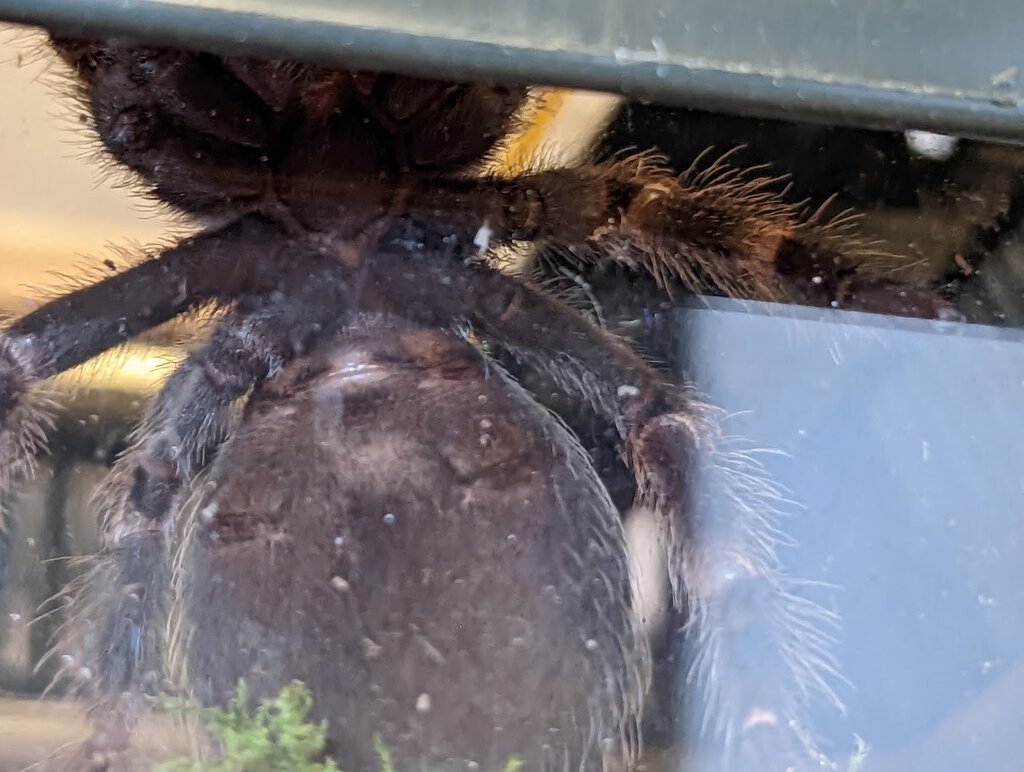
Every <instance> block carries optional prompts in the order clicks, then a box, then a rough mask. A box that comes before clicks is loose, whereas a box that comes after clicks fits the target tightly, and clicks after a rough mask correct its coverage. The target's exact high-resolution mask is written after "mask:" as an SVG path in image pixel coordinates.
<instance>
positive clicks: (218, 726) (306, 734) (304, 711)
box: [154, 681, 525, 772]
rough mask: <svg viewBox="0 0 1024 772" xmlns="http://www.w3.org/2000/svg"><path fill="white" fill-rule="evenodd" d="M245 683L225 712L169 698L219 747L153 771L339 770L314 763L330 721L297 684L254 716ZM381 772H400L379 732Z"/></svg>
mask: <svg viewBox="0 0 1024 772" xmlns="http://www.w3.org/2000/svg"><path fill="white" fill-rule="evenodd" d="M248 702H249V691H248V689H247V687H246V685H245V682H244V681H241V682H239V684H238V689H237V690H236V691H235V694H234V696H233V697H232V698H231V701H230V702H229V703H228V707H227V708H226V709H225V708H208V707H204V706H203V705H200V704H198V703H196V702H194V701H192V700H165V701H164V702H163V703H162V706H163V708H164V709H165V710H167V711H169V712H173V713H178V714H181V715H183V716H191V717H194V718H195V719H197V720H198V721H199V722H200V723H201V724H202V725H203V727H204V728H205V729H206V731H207V732H209V733H210V735H211V736H212V737H213V738H215V739H216V740H217V741H218V743H219V744H220V746H221V751H222V753H221V757H220V759H219V760H216V761H196V760H194V759H191V758H177V759H172V760H170V761H165V762H164V763H162V764H158V765H157V766H156V767H154V770H155V772H292V771H293V770H294V771H295V772H341V770H340V769H339V767H338V766H337V764H336V763H335V762H334V761H333V760H332V759H325V760H324V761H315V760H314V759H317V758H319V757H320V755H321V754H322V753H323V749H324V745H325V742H326V736H327V722H326V721H321V722H320V723H319V724H312V723H309V721H308V720H307V719H308V716H309V712H310V710H312V708H313V696H312V695H311V694H310V692H309V689H307V688H306V686H305V685H304V684H303V683H301V682H299V681H293V682H292V683H290V684H288V685H287V686H286V687H284V689H282V690H281V693H280V694H279V695H278V696H277V697H275V698H273V699H269V700H263V701H261V702H260V704H259V706H258V707H257V708H256V711H255V712H254V713H250V711H249V708H248ZM373 750H374V752H375V753H376V754H377V761H378V764H379V766H380V772H397V770H396V768H395V764H394V761H393V759H392V757H391V751H390V750H389V749H388V747H387V745H386V744H385V743H384V740H383V738H382V737H381V736H380V735H379V734H375V735H374V736H373ZM524 769H525V768H524V766H523V762H522V760H521V759H519V758H518V757H516V756H512V757H511V758H509V760H508V762H507V763H506V764H505V767H504V768H503V770H502V772H524Z"/></svg>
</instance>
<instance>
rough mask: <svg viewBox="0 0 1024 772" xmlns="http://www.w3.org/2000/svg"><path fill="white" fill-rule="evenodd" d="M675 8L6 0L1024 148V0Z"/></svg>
mask: <svg viewBox="0 0 1024 772" xmlns="http://www.w3.org/2000/svg"><path fill="white" fill-rule="evenodd" d="M186 2H187V4H186ZM680 5H681V4H680V3H678V2H673V0H632V1H631V2H629V3H628V4H627V3H623V2H619V1H618V0H615V1H614V2H613V0H607V1H606V2H603V3H599V7H597V8H595V7H593V6H592V4H591V0H555V1H554V2H541V1H540V0H523V1H522V2H521V3H497V2H483V1H482V0H478V1H477V2H469V1H468V0H432V2H430V3H424V2H422V0H377V2H375V3H374V4H371V6H372V7H368V6H367V4H366V3H365V2H363V1H362V0H332V1H331V2H329V3H328V2H326V1H325V0H320V1H319V2H315V1H314V0H295V1H294V2H289V3H280V2H271V1H270V0H250V1H249V2H244V1H243V0H233V1H231V0H223V1H221V2H216V0H176V1H171V0H73V1H72V2H68V0H0V19H3V20H7V21H10V22H15V23H21V24H31V25H38V26H44V27H47V28H49V29H52V30H55V31H58V32H61V33H65V34H80V35H83V34H84V35H119V34H120V35H131V36H133V37H137V38H139V39H140V40H142V41H144V42H151V43H163V44H171V45H178V46H185V47H197V48H204V49H208V50H217V51H223V52H225V53H241V54H252V55H264V56H287V57H293V58H302V59H307V60H310V61H316V62H322V63H325V64H334V65H344V66H348V67H361V68H371V69H391V70H395V71H399V72H408V73H413V74H422V75H434V76H440V77H449V78H462V79H472V78H497V79H508V80H518V81H522V82H530V83H539V84H550V85H559V86H569V87H576V88H585V89H594V90H602V91H612V92H617V93H621V94H624V95H626V96H628V97H631V98H639V99H648V100H651V101H656V102H661V103H666V104H677V105H688V106H693V107H700V108H705V109H712V110H718V111H725V112H732V113H741V114H747V115H754V116H761V117H775V118H779V117H785V118H798V119H808V120H814V121H823V122H828V123H843V124H850V125H860V126H866V127H874V128H888V129H894V128H918V129H926V130H931V131H939V132H945V133H950V134H956V135H960V136H972V137H978V138H990V139H1003V140H1009V141H1018V142H1024V87H1022V86H1021V82H1020V74H1021V73H1022V72H1024V46H1019V45H1017V40H1018V39H1019V38H1021V37H1024V4H1018V3H1017V2H1016V0H978V2H976V3H974V4H973V5H971V6H970V7H967V6H966V5H965V4H963V3H960V2H959V0H931V2H929V3H927V4H924V6H925V7H922V6H921V4H919V3H914V2H912V0H882V2H877V3H870V4H868V5H867V7H865V6H864V4H862V3H857V2H847V0H832V1H831V2H829V3H822V2H817V0H775V1H774V2H772V3H766V4H763V5H762V6H760V7H759V8H758V12H757V14H758V15H757V17H756V18H754V17H751V15H750V13H749V10H745V7H746V6H747V2H746V0H732V2H722V1H721V0H687V2H686V3H685V8H681V7H680ZM213 6H217V7H213ZM428 6H429V7H428ZM627 6H628V7H627ZM683 11H685V17H683Z"/></svg>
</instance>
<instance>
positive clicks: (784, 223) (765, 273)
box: [402, 154, 950, 318]
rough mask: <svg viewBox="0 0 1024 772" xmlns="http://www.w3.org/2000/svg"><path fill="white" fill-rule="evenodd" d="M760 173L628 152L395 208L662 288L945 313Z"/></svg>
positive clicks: (458, 184) (436, 184)
mask: <svg viewBox="0 0 1024 772" xmlns="http://www.w3.org/2000/svg"><path fill="white" fill-rule="evenodd" d="M762 171H763V169H754V170H743V169H737V168H733V167H730V166H729V164H728V154H726V155H725V156H722V157H721V158H719V159H718V160H717V161H714V162H709V163H706V162H704V161H703V159H698V160H697V161H696V162H695V164H694V167H693V168H691V169H690V170H688V171H686V172H684V173H683V174H681V175H676V174H675V173H674V172H672V171H671V170H669V169H668V168H667V167H666V166H665V165H664V162H663V159H661V158H660V157H658V156H656V155H653V154H638V155H634V156H626V157H621V158H618V159H616V160H612V161H608V162H604V163H594V164H587V165H583V166H579V167H574V168H561V169H551V170H544V171H537V172H527V173H524V174H522V175H520V176H516V177H512V178H500V177H485V178H481V179H472V180H443V179H442V180H432V181H431V182H430V184H429V185H422V186H420V187H419V188H416V189H414V190H413V191H411V192H410V194H409V196H408V198H407V200H406V206H407V207H408V209H409V213H410V216H411V218H412V219H413V220H415V219H417V218H418V217H419V218H420V219H425V218H424V217H423V216H420V215H417V214H416V212H417V211H421V212H437V211H444V212H446V213H452V214H451V215H448V217H449V219H450V220H451V225H450V229H451V230H453V231H454V230H459V231H461V232H463V233H467V234H468V237H470V238H471V237H472V236H473V234H477V235H478V239H477V241H478V242H479V234H480V233H481V232H482V233H486V234H488V235H489V236H490V241H491V242H492V243H508V242H515V241H523V242H531V243H535V244H541V245H545V246H548V247H550V248H553V249H554V250H555V251H556V252H557V253H558V255H559V256H560V257H561V258H562V259H564V260H565V261H567V262H568V263H570V264H575V265H577V266H580V267H586V266H587V265H593V264H599V263H602V262H606V261H608V260H614V261H616V262H619V263H622V264H624V265H626V266H628V267H630V268H634V269H639V270H643V271H645V272H648V273H650V274H651V275H653V276H654V277H655V278H656V279H657V280H658V283H659V284H660V285H661V286H662V287H665V288H669V287H671V286H672V285H673V284H675V283H677V282H678V283H681V284H682V285H683V286H684V287H686V288H687V289H688V290H690V291H693V292H711V293H715V294H723V295H726V296H731V297H743V298H747V299H760V300H776V301H778V300H798V301H800V302H804V303H808V304H810V305H818V306H834V307H844V308H853V309H859V310H865V311H873V312H881V313H892V312H893V311H895V312H897V313H901V314H904V315H910V316H921V317H926V318H933V317H939V316H944V315H946V314H947V313H949V311H950V309H949V308H948V307H947V306H948V304H947V303H946V302H945V301H944V299H943V298H942V297H941V296H940V295H939V293H938V292H937V291H936V290H934V289H933V288H931V287H928V286H922V285H917V284H914V283H911V282H900V281H896V280H893V279H892V278H891V277H886V276H882V275H875V274H874V273H872V269H870V268H868V267H867V266H865V265H864V264H863V263H864V260H865V258H867V257H868V256H871V255H873V254H874V251H873V245H872V244H870V243H867V242H865V241H864V240H863V239H861V238H859V237H858V236H857V233H856V228H855V225H856V221H855V219H854V218H853V217H851V216H846V215H840V216H837V217H831V218H830V217H828V216H826V215H825V214H824V208H823V209H822V210H819V211H817V212H805V211H803V209H802V207H801V206H799V205H796V204H791V203H787V202H785V201H784V199H783V198H782V194H781V193H780V191H779V189H778V183H779V182H780V178H779V177H768V176H760V172H762ZM478 229H481V230H480V231H478ZM424 230H427V229H426V228H424ZM402 235H403V237H404V238H406V239H407V238H408V235H407V234H402ZM423 241H424V243H430V240H429V239H423ZM874 270H877V269H874Z"/></svg>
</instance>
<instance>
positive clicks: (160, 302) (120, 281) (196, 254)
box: [0, 217, 295, 563]
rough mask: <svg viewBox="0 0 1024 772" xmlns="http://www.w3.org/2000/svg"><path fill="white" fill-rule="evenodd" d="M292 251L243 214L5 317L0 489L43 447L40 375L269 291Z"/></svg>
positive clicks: (0, 350) (270, 227)
mask: <svg viewBox="0 0 1024 772" xmlns="http://www.w3.org/2000/svg"><path fill="white" fill-rule="evenodd" d="M271 245H273V246H271ZM294 251H295V250H294V249H293V248H292V244H290V243H289V242H288V240H287V239H286V238H282V237H281V231H280V229H279V228H278V226H276V225H275V224H273V223H272V222H270V221H267V220H263V219H260V218H256V217H250V218H246V219H243V220H240V221H238V222H236V223H234V224H232V225H229V226H227V227H225V228H223V229H220V230H216V231H210V232H207V233H204V234H201V235H199V236H196V237H194V238H191V239H188V240H187V241H184V242H182V243H181V244H179V245H177V246H175V247H172V248H170V249H168V250H166V251H164V252H163V253H162V254H160V255H158V256H156V257H154V258H152V259H149V260H146V261H144V262H142V263H140V264H139V265H137V266H135V267H134V268H131V269H129V270H127V271H125V272H123V273H120V274H117V275H114V276H111V277H109V278H107V279H105V280H103V281H101V282H98V283H96V284H93V285H90V286H88V287H84V288H82V289H80V290H77V291H74V292H71V293H69V294H67V295H64V296H62V297H59V298H57V299H55V300H53V301H50V302H48V303H45V304H44V305H42V306H40V307H39V308H38V309H36V310H35V311H33V312H32V313H30V314H28V315H26V316H24V317H21V318H20V319H16V320H14V321H13V322H11V323H10V324H9V325H7V327H6V328H5V329H4V330H3V332H2V333H0V490H4V491H6V490H9V488H10V487H11V485H12V484H13V483H14V482H16V481H17V480H18V479H20V477H21V476H22V475H23V474H24V473H25V472H27V471H30V469H31V466H32V459H33V457H34V455H35V454H36V453H38V452H39V451H41V450H42V449H43V447H45V434H46V429H47V427H48V426H49V422H50V418H49V412H48V408H49V407H50V406H49V404H48V403H47V401H46V400H44V399H42V398H40V396H39V395H40V391H41V390H40V389H39V388H38V387H39V386H40V385H41V384H42V382H44V381H45V380H46V379H48V378H50V377H52V376H54V375H57V374H59V373H61V372H64V371H65V370H68V369H70V368H72V367H75V366H76V365H79V364H81V363H82V362H84V361H86V360H88V359H91V358H92V357H94V356H96V355H97V354H100V353H102V352H103V351H105V350H107V349H110V348H113V347H115V346H117V345H120V344H121V343H123V342H125V341H126V340H128V339H129V338H131V337H133V336H134V335H137V334H139V333H141V332H143V331H145V330H147V329H149V328H151V327H155V326H156V325H158V324H162V323H163V322H166V321H168V320H169V319H171V318H173V317H175V316H177V315H178V314H180V313H183V312H185V311H188V310H190V309H192V308H195V307H197V306H199V305H202V304H203V303H205V302H207V301H210V300H230V299H232V298H233V297H235V296H237V295H238V294H241V293H244V292H266V291H270V290H272V289H273V287H274V276H275V275H276V274H277V273H279V272H280V271H281V267H282V264H283V263H285V262H286V261H287V258H288V256H289V255H290V254H291V253H293V252H294ZM2 562H3V561H2V560H0V563H2Z"/></svg>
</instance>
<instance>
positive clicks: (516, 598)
mask: <svg viewBox="0 0 1024 772" xmlns="http://www.w3.org/2000/svg"><path fill="white" fill-rule="evenodd" d="M205 490H206V491H207V494H206V495H205V497H203V498H202V499H201V500H200V501H199V503H198V504H197V507H198V512H199V516H198V517H197V518H196V522H197V525H196V527H195V529H194V530H192V532H191V534H190V535H189V537H188V538H186V539H185V541H184V544H183V546H182V547H181V549H182V550H184V551H185V554H184V555H183V557H184V560H182V561H181V562H180V563H179V565H181V566H184V568H183V569H181V574H180V575H179V576H178V577H177V581H178V582H179V583H180V587H181V588H182V589H183V593H182V594H181V595H180V596H179V597H180V599H181V600H180V603H179V604H178V608H177V609H176V612H175V613H177V614H180V615H182V616H183V618H184V621H185V622H186V624H184V625H182V626H181V629H185V630H189V631H190V632H189V634H188V637H187V639H185V640H182V641H178V642H177V644H178V645H179V647H180V651H181V652H182V653H184V664H185V670H186V672H187V673H188V675H187V680H188V682H189V685H190V687H191V689H192V690H193V691H194V693H195V694H196V696H197V697H199V698H200V699H201V700H202V701H204V702H213V703H217V702H222V701H225V700H226V699H227V697H228V696H229V695H230V693H231V692H232V691H233V689H234V688H235V686H236V684H237V681H238V680H239V679H242V678H244V679H245V680H246V681H247V683H248V684H249V685H250V688H251V693H253V694H254V696H256V697H259V696H265V695H267V694H273V693H276V692H277V691H278V690H279V689H280V688H281V687H282V686H283V685H285V684H287V683H288V682H289V681H291V680H293V679H298V680H301V681H303V682H304V683H306V684H307V685H309V687H310V688H311V689H312V691H313V695H314V700H315V705H316V710H317V713H318V716H319V717H321V718H326V719H327V720H328V721H329V723H330V734H329V737H330V746H331V750H332V752H334V753H335V754H336V755H337V760H338V761H339V763H340V765H341V767H342V768H343V769H375V768H376V763H377V762H376V755H375V751H374V748H373V738H374V736H375V735H376V736H379V737H380V739H381V740H382V741H383V743H384V744H385V745H386V746H387V747H388V748H389V749H390V751H391V753H392V754H393V756H394V758H395V762H396V764H397V768H399V769H408V770H441V769H443V770H465V769H481V770H491V769H501V768H503V767H504V766H505V764H506V763H507V762H508V760H509V759H510V758H513V757H516V758H519V759H521V760H522V761H523V762H524V764H525V766H524V768H525V769H537V770H542V769H552V770H553V769H568V768H572V769H588V770H589V769H597V770H600V769H619V768H622V767H624V766H625V764H626V762H627V760H628V758H629V757H630V756H631V754H632V753H633V751H634V747H633V746H634V742H635V737H634V732H635V722H636V720H637V715H638V711H639V707H640V706H639V701H640V695H641V693H642V691H643V688H644V683H645V679H646V674H645V668H646V654H645V651H644V648H643V646H644V644H643V643H642V641H641V636H640V635H639V634H638V633H637V631H636V630H635V629H634V619H633V612H632V609H631V602H630V590H629V576H628V570H627V563H626V556H625V547H624V542H623V537H622V532H621V528H620V525H619V519H618V513H617V512H616V510H615V508H614V507H613V506H612V504H611V502H610V500H609V498H608V495H607V493H606V492H605V490H604V489H603V487H602V486H601V484H600V482H599V481H598V480H597V477H596V475H595V474H594V472H593V470H592V469H591V467H590V464H589V461H588V459H587V458H586V456H585V454H584V453H583V452H582V450H581V449H580V448H579V446H578V445H577V443H576V442H575V440H574V439H573V438H572V437H571V436H570V435H569V433H568V432H567V431H566V430H565V429H564V428H563V427H562V426H561V425H560V424H559V423H558V422H557V421H556V420H554V419H553V418H552V417H551V416H549V415H548V414H547V413H546V412H545V411H544V410H543V409H542V408H540V407H539V406H537V405H536V404H535V403H534V402H533V401H532V400H531V399H530V398H529V397H528V396H527V395H526V394H525V392H522V391H521V390H520V389H519V388H518V387H517V386H516V385H514V384H513V383H511V382H510V381H508V380H507V379H506V378H505V377H504V376H500V375H497V374H496V373H495V371H494V370H493V369H490V371H489V373H488V371H487V370H485V367H484V363H483V361H482V360H481V358H480V356H479V354H478V353H477V352H475V351H474V350H473V349H472V348H471V347H469V346H468V344H465V343H463V342H461V341H458V340H456V339H453V338H451V337H450V336H448V335H445V334H442V333H439V332H427V331H421V330H415V329H404V330H395V329H394V328H393V327H392V326H391V325H390V324H386V323H380V322H375V323H373V324H371V325H370V326H369V327H367V329H366V330H364V331H363V332H362V333H358V334H354V333H353V332H352V331H347V332H346V336H345V337H343V338H341V339H339V341H337V342H334V343H332V344H330V345H329V346H327V347H325V348H323V349H320V350H319V351H318V353H316V354H315V355H314V357H313V358H312V359H311V360H306V361H305V362H302V363H299V364H298V365H297V366H295V367H292V368H290V369H289V370H286V371H285V372H284V373H283V374H282V375H281V376H279V377H278V378H277V379H276V380H275V381H273V382H271V383H270V384H268V385H267V388H266V389H264V390H263V391H262V392H260V393H258V394H257V395H256V397H255V398H254V399H253V401H252V403H251V404H250V405H249V407H248V409H247V412H246V417H245V419H244V421H243V424H242V426H241V427H239V429H238V431H237V432H236V433H235V435H234V436H233V437H232V439H231V440H229V442H228V444H227V445H226V446H225V447H224V448H223V449H222V451H221V452H220V454H219V455H218V458H217V460H216V462H215V464H214V466H213V468H212V470H211V474H210V477H209V479H208V480H207V482H206V488H205ZM474 765H478V766H474Z"/></svg>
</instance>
